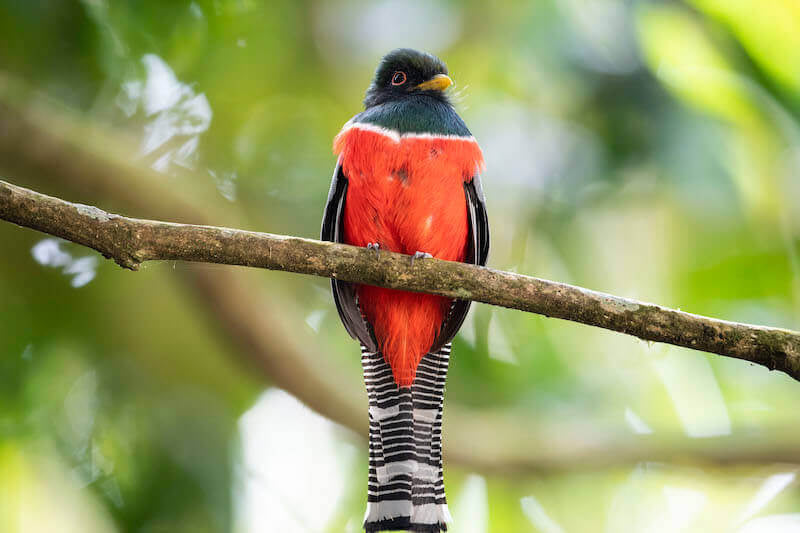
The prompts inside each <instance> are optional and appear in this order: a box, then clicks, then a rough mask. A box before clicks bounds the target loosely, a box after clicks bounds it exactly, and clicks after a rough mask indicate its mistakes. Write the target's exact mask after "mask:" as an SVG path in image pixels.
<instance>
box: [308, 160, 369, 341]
mask: <svg viewBox="0 0 800 533" xmlns="http://www.w3.org/2000/svg"><path fill="white" fill-rule="evenodd" d="M346 200H347V177H346V176H345V175H344V172H343V171H342V166H341V164H337V165H336V169H335V170H334V171H333V179H332V181H331V190H330V192H329V193H328V202H327V203H326V204H325V214H324V216H323V218H322V232H321V238H322V240H323V241H331V242H343V239H344V232H343V230H342V223H343V221H344V217H343V216H342V215H343V213H344V204H345V201H346ZM331 290H332V291H333V300H334V302H336V310H337V311H339V318H341V319H342V324H344V327H345V329H346V330H347V332H348V333H349V334H350V336H351V337H353V338H354V339H356V340H357V341H359V342H360V343H361V344H363V345H364V346H366V347H367V349H368V350H370V351H372V352H375V351H377V344H378V343H377V342H376V341H375V335H374V334H373V332H372V331H371V328H370V327H369V326H368V325H367V323H366V321H365V320H364V317H363V316H362V315H361V309H359V307H358V299H357V298H356V291H355V287H354V285H353V284H352V283H349V282H346V281H339V280H335V279H331Z"/></svg>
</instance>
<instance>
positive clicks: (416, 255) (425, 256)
mask: <svg viewBox="0 0 800 533" xmlns="http://www.w3.org/2000/svg"><path fill="white" fill-rule="evenodd" d="M432 258H433V256H432V255H431V254H429V253H428V252H420V251H419V250H418V251H416V252H414V255H412V256H411V266H414V260H415V259H432Z"/></svg>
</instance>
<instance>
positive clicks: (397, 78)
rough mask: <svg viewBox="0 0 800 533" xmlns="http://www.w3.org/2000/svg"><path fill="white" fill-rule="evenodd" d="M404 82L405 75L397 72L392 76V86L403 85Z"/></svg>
mask: <svg viewBox="0 0 800 533" xmlns="http://www.w3.org/2000/svg"><path fill="white" fill-rule="evenodd" d="M405 82H406V73H405V72H401V71H399V70H398V71H397V72H395V73H394V76H392V85H403V84H404V83H405Z"/></svg>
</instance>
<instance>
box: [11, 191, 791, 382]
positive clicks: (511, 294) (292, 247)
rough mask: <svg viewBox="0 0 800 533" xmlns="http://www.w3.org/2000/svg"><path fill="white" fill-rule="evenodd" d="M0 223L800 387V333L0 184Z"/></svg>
mask: <svg viewBox="0 0 800 533" xmlns="http://www.w3.org/2000/svg"><path fill="white" fill-rule="evenodd" d="M0 219H3V220H7V221H9V222H13V223H15V224H19V225H21V226H26V227H29V228H33V229H36V230H38V231H42V232H44V233H48V234H51V235H55V236H57V237H61V238H63V239H67V240H70V241H73V242H76V243H79V244H82V245H84V246H88V247H90V248H93V249H95V250H97V251H98V252H100V253H101V254H103V255H104V256H105V257H107V258H113V259H114V260H115V261H116V262H117V263H118V264H119V265H121V266H123V267H125V268H128V269H131V270H136V269H137V268H138V265H139V264H140V263H142V262H145V261H153V260H169V261H175V260H180V261H194V262H206V263H220V264H229V265H242V266H249V267H259V268H266V269H270V270H283V271H287V272H296V273H300V274H310V275H315V276H322V277H329V278H336V279H340V280H343V281H350V282H356V283H364V284H369V285H377V286H381V287H388V288H392V289H402V290H408V291H415V292H425V293H429V294H438V295H441V296H446V297H449V298H460V299H468V300H474V301H479V302H484V303H487V304H492V305H499V306H503V307H508V308H511V309H518V310H521V311H527V312H531V313H538V314H541V315H545V316H549V317H555V318H561V319H564V320H571V321H573V322H580V323H583V324H587V325H590V326H596V327H600V328H604V329H608V330H612V331H617V332H620V333H625V334H628V335H633V336H635V337H638V338H640V339H643V340H648V341H655V342H664V343H668V344H673V345H675V346H681V347H685V348H691V349H694V350H700V351H704V352H710V353H715V354H719V355H723V356H727V357H734V358H737V359H743V360H746V361H750V362H753V363H757V364H760V365H763V366H766V367H767V368H769V369H771V370H780V371H782V372H785V373H786V374H788V375H790V376H791V377H793V378H794V379H796V380H800V333H797V332H793V331H789V330H784V329H779V328H770V327H764V326H755V325H749V324H741V323H736V322H728V321H724V320H718V319H713V318H708V317H703V316H699V315H694V314H691V313H685V312H682V311H677V310H674V309H669V308H665V307H661V306H658V305H655V304H649V303H644V302H638V301H636V300H631V299H627V298H620V297H618V296H613V295H610V294H605V293H601V292H596V291H592V290H588V289H584V288H581V287H575V286H571V285H566V284H563V283H557V282H553V281H547V280H543V279H538V278H534V277H530V276H524V275H520V274H515V273H511V272H502V271H498V270H493V269H490V268H483V267H478V266H475V265H467V264H463V263H457V262H450V261H442V260H438V259H424V260H417V261H415V262H412V261H411V260H410V258H409V256H405V255H402V254H396V253H391V252H381V253H380V254H379V256H377V257H376V256H375V254H374V252H371V251H369V250H366V249H364V248H358V247H353V246H348V245H343V244H336V243H329V242H321V241H316V240H312V239H303V238H299V237H288V236H283V235H272V234H268V233H256V232H250V231H242V230H236V229H230V228H220V227H214V226H198V225H191V224H175V223H169V222H160V221H153V220H142V219H135V218H128V217H124V216H120V215H116V214H111V213H107V212H105V211H103V210H101V209H98V208H97V207H93V206H87V205H83V204H74V203H70V202H66V201H64V200H60V199H58V198H53V197H51V196H46V195H43V194H40V193H37V192H35V191H32V190H29V189H25V188H22V187H18V186H15V185H12V184H10V183H7V182H4V181H0Z"/></svg>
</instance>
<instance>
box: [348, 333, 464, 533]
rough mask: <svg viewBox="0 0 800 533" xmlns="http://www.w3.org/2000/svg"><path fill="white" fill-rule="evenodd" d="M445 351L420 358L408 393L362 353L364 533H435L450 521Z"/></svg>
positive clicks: (376, 358)
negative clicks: (366, 458)
mask: <svg viewBox="0 0 800 533" xmlns="http://www.w3.org/2000/svg"><path fill="white" fill-rule="evenodd" d="M449 361H450V345H449V344H447V345H446V346H444V347H443V348H442V349H441V350H439V351H438V352H437V353H429V354H426V355H425V356H424V357H423V358H422V360H421V361H420V364H419V366H418V368H417V377H416V378H415V380H414V384H413V385H412V386H411V388H399V387H398V386H397V384H396V383H395V382H394V378H393V376H392V370H391V368H390V367H389V365H388V364H387V363H386V361H384V359H383V355H382V354H380V353H370V352H368V351H366V349H365V348H363V347H362V355H361V364H362V367H363V368H364V381H365V383H366V385H367V395H368V396H369V483H368V490H367V512H366V514H365V516H364V529H366V531H367V533H373V532H378V531H384V530H405V531H419V532H429V533H430V532H433V533H439V532H440V531H446V530H447V525H446V522H449V521H451V520H452V519H451V518H450V512H449V511H448V509H447V500H446V499H445V494H444V479H443V477H442V402H443V399H444V382H445V378H446V377H447V366H448V363H449Z"/></svg>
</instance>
